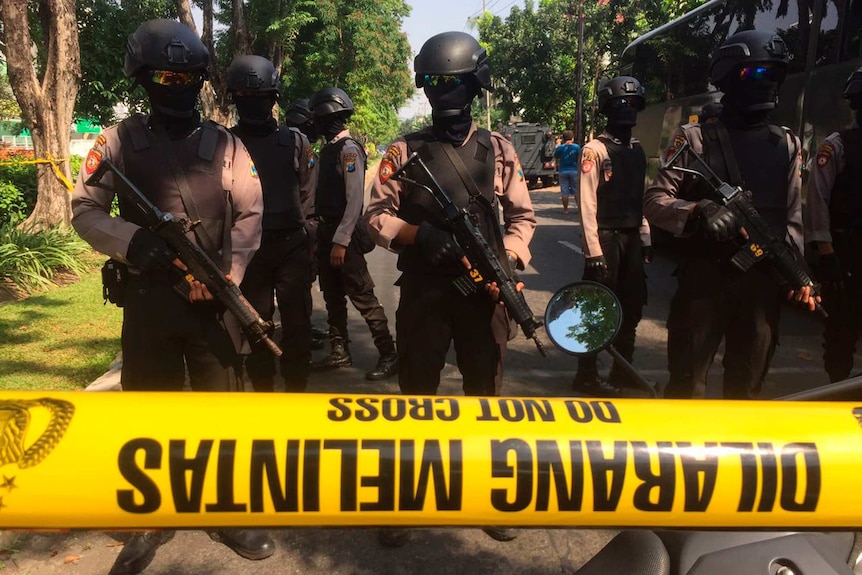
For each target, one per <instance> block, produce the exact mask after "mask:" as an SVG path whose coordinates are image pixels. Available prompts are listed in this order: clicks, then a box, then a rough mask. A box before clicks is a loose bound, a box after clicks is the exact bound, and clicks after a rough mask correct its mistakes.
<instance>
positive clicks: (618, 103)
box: [608, 96, 640, 110]
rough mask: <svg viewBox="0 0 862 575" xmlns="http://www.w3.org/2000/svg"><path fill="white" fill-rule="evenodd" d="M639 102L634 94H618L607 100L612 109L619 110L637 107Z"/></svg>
mask: <svg viewBox="0 0 862 575" xmlns="http://www.w3.org/2000/svg"><path fill="white" fill-rule="evenodd" d="M639 105H640V102H639V99H638V98H635V97H634V96H619V97H617V98H614V99H612V100H610V101H609V102H608V107H609V108H611V109H612V110H620V109H622V108H637V107H639Z"/></svg>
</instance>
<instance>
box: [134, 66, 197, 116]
mask: <svg viewBox="0 0 862 575" xmlns="http://www.w3.org/2000/svg"><path fill="white" fill-rule="evenodd" d="M138 83H140V85H141V86H143V88H144V90H146V91H147V95H148V96H149V98H150V107H151V108H152V110H153V112H157V113H159V114H163V115H165V116H170V117H172V118H191V117H192V116H193V115H194V114H195V112H196V107H197V103H198V94H200V91H201V88H202V87H203V80H201V81H200V82H198V83H197V84H194V85H192V86H162V85H161V84H156V83H155V82H153V80H152V78H151V77H150V76H149V75H146V76H143V77H141V78H139V79H138Z"/></svg>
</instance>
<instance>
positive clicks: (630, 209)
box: [596, 136, 646, 229]
mask: <svg viewBox="0 0 862 575" xmlns="http://www.w3.org/2000/svg"><path fill="white" fill-rule="evenodd" d="M598 139H599V140H600V141H601V142H602V143H603V144H604V145H605V147H606V148H607V150H608V156H609V159H608V160H605V161H604V162H603V163H602V166H600V167H601V170H600V171H599V174H598V175H599V187H598V190H597V193H596V198H597V201H598V207H597V215H596V220H597V222H598V224H599V229H621V228H639V227H640V225H641V222H642V219H643V197H644V180H645V178H646V155H644V151H643V148H642V147H641V145H640V144H639V143H637V142H633V143H632V144H631V146H628V145H623V144H618V143H616V142H614V141H613V140H612V139H611V138H608V137H606V136H599V138H598ZM596 167H597V168H598V167H599V166H596Z"/></svg>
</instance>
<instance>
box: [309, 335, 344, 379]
mask: <svg viewBox="0 0 862 575" xmlns="http://www.w3.org/2000/svg"><path fill="white" fill-rule="evenodd" d="M330 346H331V349H330V352H329V355H328V356H327V357H326V359H323V360H321V361H315V362H314V363H312V364H311V368H312V369H314V370H316V371H322V370H325V369H335V368H337V367H350V366H351V365H353V360H352V359H351V358H350V350H349V349H348V347H347V342H346V341H345V340H344V338H341V337H334V338H332V341H331V342H330Z"/></svg>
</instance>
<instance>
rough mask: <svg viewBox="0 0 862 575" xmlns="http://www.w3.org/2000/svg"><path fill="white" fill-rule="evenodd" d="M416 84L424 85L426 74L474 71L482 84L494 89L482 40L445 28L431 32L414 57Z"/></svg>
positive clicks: (488, 88)
mask: <svg viewBox="0 0 862 575" xmlns="http://www.w3.org/2000/svg"><path fill="white" fill-rule="evenodd" d="M413 70H414V71H415V72H416V87H417V88H422V87H424V86H425V80H424V77H425V74H441V75H447V76H456V75H460V74H472V75H473V77H475V78H476V80H478V81H479V85H480V86H482V87H483V88H485V89H486V90H488V91H489V92H490V91H492V87H491V68H490V67H489V66H488V54H487V52H485V49H484V48H483V47H482V46H481V45H479V42H478V41H477V40H476V39H475V38H474V37H473V36H471V35H470V34H467V33H466V32H443V33H442V34H437V35H436V36H431V38H429V39H428V40H427V41H426V42H425V43H424V44H422V48H421V49H420V50H419V53H418V54H417V55H416V59H415V60H413Z"/></svg>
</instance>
